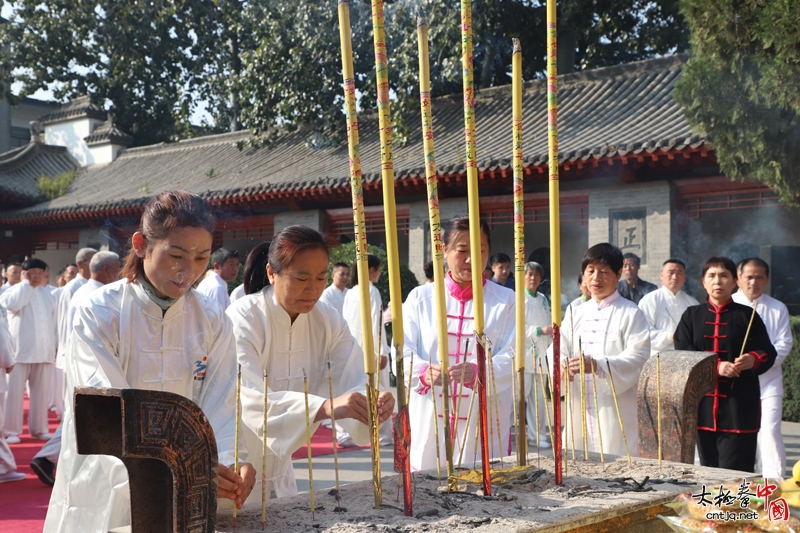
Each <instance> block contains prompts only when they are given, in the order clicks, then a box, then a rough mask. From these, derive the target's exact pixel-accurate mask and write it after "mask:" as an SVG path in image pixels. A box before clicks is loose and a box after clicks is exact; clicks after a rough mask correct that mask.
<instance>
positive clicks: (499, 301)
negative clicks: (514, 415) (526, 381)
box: [403, 273, 516, 471]
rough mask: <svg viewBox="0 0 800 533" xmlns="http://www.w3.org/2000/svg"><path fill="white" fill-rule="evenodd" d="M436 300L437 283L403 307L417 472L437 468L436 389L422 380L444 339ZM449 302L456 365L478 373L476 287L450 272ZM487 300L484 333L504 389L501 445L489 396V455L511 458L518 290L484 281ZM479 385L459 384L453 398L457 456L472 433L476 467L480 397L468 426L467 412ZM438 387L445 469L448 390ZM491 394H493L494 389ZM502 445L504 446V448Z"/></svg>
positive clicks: (469, 451)
mask: <svg viewBox="0 0 800 533" xmlns="http://www.w3.org/2000/svg"><path fill="white" fill-rule="evenodd" d="M434 299H435V298H434V284H433V283H428V284H425V285H421V286H419V287H417V288H415V289H414V290H412V291H411V294H409V295H408V298H407V299H406V301H405V303H404V304H403V331H404V334H405V345H404V349H403V363H404V365H405V372H406V373H408V372H411V373H412V383H411V395H410V396H411V400H410V402H409V409H410V412H409V415H410V418H411V468H412V469H413V470H415V471H416V470H428V469H432V468H436V437H435V435H436V434H435V432H434V426H433V422H434V416H433V403H432V402H431V391H430V387H428V386H427V385H426V383H427V381H425V382H423V381H420V374H421V373H424V372H426V371H427V369H428V367H429V365H430V364H431V363H432V364H439V356H438V354H439V336H438V333H437V327H436V321H437V320H438V319H437V313H436V305H435V302H434ZM445 300H446V302H445V305H446V311H447V331H448V340H449V346H448V354H449V356H450V366H453V365H457V364H460V363H463V362H464V361H465V359H466V361H468V362H470V363H473V370H475V374H477V365H476V364H475V359H476V352H475V315H474V309H473V300H472V287H471V286H470V287H467V288H466V289H462V288H461V287H459V286H458V284H457V283H456V282H455V281H453V279H452V278H451V277H450V274H449V273H448V274H447V275H446V276H445ZM483 301H484V322H485V326H484V333H485V334H486V337H487V338H488V340H489V341H490V342H491V343H492V356H493V363H494V364H493V368H494V377H495V383H496V386H497V390H498V391H499V396H498V410H499V413H500V439H499V442H498V435H497V417H496V416H495V403H494V398H493V397H492V396H489V397H488V398H487V400H488V407H489V409H487V412H488V413H487V414H488V416H489V421H490V428H491V430H490V431H489V440H490V445H489V455H490V456H491V457H500V456H505V455H507V454H509V453H510V446H511V442H510V435H511V434H510V418H511V407H512V405H511V404H512V392H511V384H512V382H511V379H512V376H511V373H512V372H513V370H514V365H513V358H512V356H511V349H512V348H513V343H514V330H515V320H514V316H515V309H516V306H515V303H514V291H512V290H509V289H506V288H505V287H501V286H500V285H498V284H497V283H487V282H486V281H485V280H484V282H483ZM467 341H469V348H468V353H464V352H465V348H466V343H467ZM412 354H413V355H412ZM412 357H413V365H414V366H413V369H410V368H409V364H410V362H411V359H412ZM486 362H487V366H488V362H489V354H488V353H487V354H486ZM406 375H408V374H406ZM427 376H429V374H428V375H427ZM486 378H487V380H489V381H490V378H491V376H490V375H489V372H488V369H487V375H486ZM490 383H491V381H490ZM473 384H474V382H473V383H470V384H465V386H463V387H462V386H460V385H459V384H457V383H453V384H452V385H451V390H454V391H455V392H453V393H451V395H450V399H451V401H450V403H451V405H450V428H451V431H452V430H453V429H454V427H455V420H456V417H458V419H459V422H458V428H457V431H458V435H457V436H456V437H457V439H456V440H457V442H455V443H454V445H453V457H454V460H455V461H457V460H458V455H459V453H460V451H461V444H462V442H463V436H464V431H465V430H466V431H467V439H466V442H467V443H466V446H465V447H464V457H463V464H464V465H467V464H469V465H471V464H472V460H473V457H474V455H475V453H476V451H478V450H475V428H476V423H477V420H478V415H477V413H478V399H477V398H476V399H475V405H474V407H473V412H472V418H471V419H470V420H469V424H467V412H468V411H469V403H470V396H471V389H472V385H473ZM433 389H434V391H433V392H434V396H435V398H436V414H437V415H438V416H437V418H436V423H437V424H439V449H440V462H441V465H440V466H441V468H445V467H446V463H445V459H446V457H445V454H444V451H443V450H444V449H445V448H444V438H445V432H444V422H443V420H442V393H441V390H442V389H441V387H439V386H435V387H434V388H433ZM489 390H490V391H491V387H490V388H489ZM459 395H461V409H460V410H459V411H458V412H456V405H457V400H458V396H459ZM498 447H499V448H500V449H499V450H498Z"/></svg>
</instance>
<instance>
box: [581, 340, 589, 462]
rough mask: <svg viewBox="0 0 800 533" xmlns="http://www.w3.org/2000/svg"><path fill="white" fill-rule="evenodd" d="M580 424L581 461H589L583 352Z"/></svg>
mask: <svg viewBox="0 0 800 533" xmlns="http://www.w3.org/2000/svg"><path fill="white" fill-rule="evenodd" d="M580 357H581V361H580V363H581V372H580V374H581V423H582V430H583V460H584V461H587V462H588V461H589V432H588V431H587V430H586V407H587V402H586V366H585V365H586V363H585V362H584V360H583V350H581V355H580Z"/></svg>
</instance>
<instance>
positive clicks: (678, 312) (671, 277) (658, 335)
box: [639, 259, 698, 355]
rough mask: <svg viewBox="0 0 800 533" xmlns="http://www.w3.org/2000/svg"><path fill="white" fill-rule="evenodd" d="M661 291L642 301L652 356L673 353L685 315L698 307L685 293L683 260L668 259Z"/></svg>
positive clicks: (645, 297) (641, 307)
mask: <svg viewBox="0 0 800 533" xmlns="http://www.w3.org/2000/svg"><path fill="white" fill-rule="evenodd" d="M660 276H661V283H662V286H661V288H660V289H658V290H656V291H653V292H650V293H647V294H645V295H644V296H643V297H642V299H641V300H640V301H639V309H641V310H642V312H643V313H644V316H645V317H646V318H647V323H648V324H650V355H655V354H657V353H659V352H665V351H667V350H674V349H675V343H674V342H673V337H674V336H675V330H676V329H677V327H678V323H679V322H680V321H681V316H683V312H684V311H686V308H687V307H691V306H693V305H698V302H697V300H695V299H694V298H692V297H691V296H689V295H688V294H686V293H685V292H683V291H682V290H681V289H682V288H683V284H684V283H686V265H685V264H684V263H683V261H681V260H680V259H667V260H666V261H664V264H663V265H662V266H661V274H660Z"/></svg>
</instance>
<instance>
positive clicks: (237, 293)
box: [230, 283, 244, 303]
mask: <svg viewBox="0 0 800 533" xmlns="http://www.w3.org/2000/svg"><path fill="white" fill-rule="evenodd" d="M242 296H244V283H242V284H241V285H239V286H238V287H236V288H235V289H233V290H232V291H231V296H230V298H231V303H233V302H235V301H236V300H238V299H239V298H241V297H242Z"/></svg>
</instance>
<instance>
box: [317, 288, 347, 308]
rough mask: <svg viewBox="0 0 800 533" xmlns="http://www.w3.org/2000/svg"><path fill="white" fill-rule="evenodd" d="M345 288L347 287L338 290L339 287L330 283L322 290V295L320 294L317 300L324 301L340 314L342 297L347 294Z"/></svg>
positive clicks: (342, 304)
mask: <svg viewBox="0 0 800 533" xmlns="http://www.w3.org/2000/svg"><path fill="white" fill-rule="evenodd" d="M347 290H348V289H347V287H345V288H344V289H341V290H339V287H337V286H336V285H334V284H333V283H331V284H330V285H329V286H328V288H326V289H325V290H324V291H322V296H320V298H319V301H320V302H325V303H326V304H328V305H330V306H331V307H333V308H334V309H336V310H337V311H339V314H342V313H343V312H344V297H345V295H346V294H347Z"/></svg>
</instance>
